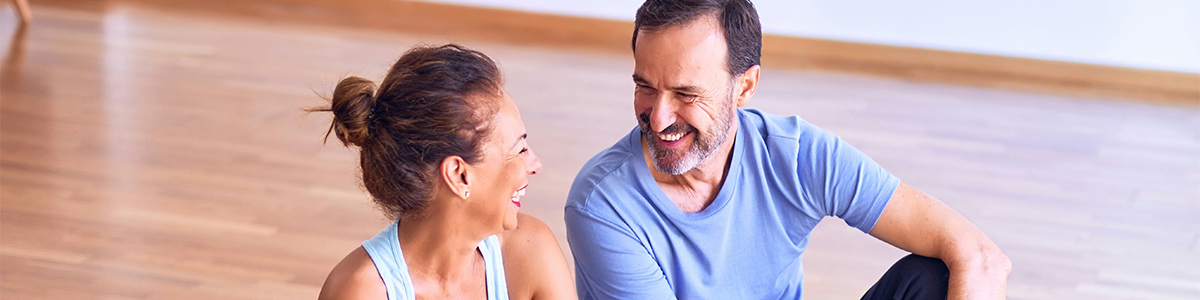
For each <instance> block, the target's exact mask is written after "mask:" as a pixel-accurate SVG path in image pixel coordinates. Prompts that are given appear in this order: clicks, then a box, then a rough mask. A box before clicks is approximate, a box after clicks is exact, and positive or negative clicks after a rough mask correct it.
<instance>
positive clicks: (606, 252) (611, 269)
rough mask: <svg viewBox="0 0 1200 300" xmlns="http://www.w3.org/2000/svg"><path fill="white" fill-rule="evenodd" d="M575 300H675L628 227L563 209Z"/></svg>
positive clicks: (570, 209) (588, 214) (663, 279)
mask: <svg viewBox="0 0 1200 300" xmlns="http://www.w3.org/2000/svg"><path fill="white" fill-rule="evenodd" d="M564 217H565V219H566V224H567V241H568V243H569V244H570V245H571V253H572V254H573V255H574V256H575V284H576V288H577V290H578V293H579V299H675V294H674V291H673V290H672V289H671V286H670V284H668V282H667V279H666V276H665V275H664V273H663V271H662V268H661V267H660V266H659V265H658V263H657V261H655V260H654V257H653V256H652V255H651V254H650V252H649V251H648V250H646V247H645V246H643V245H642V244H641V243H640V242H639V240H638V239H637V237H636V236H635V235H634V234H633V233H632V232H630V230H629V229H628V227H626V226H621V225H618V224H617V223H615V222H612V221H609V220H607V219H606V218H601V217H598V216H596V215H593V214H591V213H588V212H585V211H582V210H580V209H579V208H578V207H575V206H567V208H566V212H565V215H564Z"/></svg>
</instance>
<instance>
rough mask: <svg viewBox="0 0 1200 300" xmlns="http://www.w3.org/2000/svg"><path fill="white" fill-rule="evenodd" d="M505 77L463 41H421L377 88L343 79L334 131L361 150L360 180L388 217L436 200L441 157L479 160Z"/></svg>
mask: <svg viewBox="0 0 1200 300" xmlns="http://www.w3.org/2000/svg"><path fill="white" fill-rule="evenodd" d="M502 84H503V82H502V78H501V77H500V70H499V68H497V67H496V63H495V62H493V61H492V59H491V58H488V57H487V55H484V54H483V53H480V52H478V51H475V50H471V49H467V48H465V47H463V46H459V45H455V44H448V45H443V46H437V47H432V46H417V47H415V48H413V49H411V50H408V52H405V53H404V55H403V56H400V59H399V60H398V61H396V64H395V65H392V69H391V70H390V71H388V74H387V76H386V77H384V79H383V82H382V86H380V87H379V89H378V91H376V90H375V89H376V87H375V84H374V83H373V82H371V81H370V80H367V79H364V78H361V77H353V76H352V77H348V78H345V79H342V80H341V81H340V82H338V84H337V87H336V88H334V90H333V98H332V99H330V101H331V102H332V103H331V105H330V106H329V107H323V108H317V109H315V110H314V111H330V112H332V113H333V124H331V125H330V128H329V132H326V134H325V136H326V138H328V137H329V134H330V132H332V133H333V134H334V135H335V136H337V138H338V139H339V140H341V141H342V143H343V144H344V145H346V146H351V145H353V146H357V147H358V148H359V149H360V153H359V163H360V167H361V168H362V182H363V186H364V187H366V189H367V191H368V192H370V193H371V196H372V197H373V198H374V201H375V204H376V205H378V206H379V208H380V209H381V210H383V212H384V214H385V215H386V216H387V217H388V218H390V219H392V220H398V219H400V218H403V217H405V216H409V215H413V214H415V213H418V212H420V211H421V210H422V209H423V208H424V207H425V206H426V204H427V203H428V201H429V200H430V199H431V198H432V197H433V195H432V193H433V187H434V186H435V184H437V182H438V178H439V177H438V176H437V173H438V170H439V168H440V166H441V162H442V160H444V159H445V158H446V157H450V156H459V157H462V159H463V160H464V161H466V162H467V163H475V162H477V161H479V160H480V159H481V158H482V157H483V153H482V151H481V149H480V148H481V145H482V143H483V142H484V141H485V140H486V138H487V136H488V135H489V134H490V131H491V130H490V127H491V126H490V122H489V120H491V117H492V116H494V115H495V114H496V112H497V111H498V104H497V103H496V102H495V101H494V99H495V97H496V96H499V95H500V93H501V86H502Z"/></svg>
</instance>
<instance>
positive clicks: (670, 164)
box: [651, 157, 696, 175]
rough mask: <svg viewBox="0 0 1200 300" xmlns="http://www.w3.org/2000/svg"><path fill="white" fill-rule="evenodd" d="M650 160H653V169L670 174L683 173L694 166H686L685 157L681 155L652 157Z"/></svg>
mask: <svg viewBox="0 0 1200 300" xmlns="http://www.w3.org/2000/svg"><path fill="white" fill-rule="evenodd" d="M651 160H653V161H654V168H655V169H658V171H659V172H663V173H667V174H670V175H679V174H683V173H685V172H687V171H690V170H691V169H693V168H695V167H696V166H695V165H692V166H688V165H687V161H685V160H686V158H683V157H673V158H662V157H652V159H651Z"/></svg>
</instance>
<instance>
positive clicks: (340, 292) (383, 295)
mask: <svg viewBox="0 0 1200 300" xmlns="http://www.w3.org/2000/svg"><path fill="white" fill-rule="evenodd" d="M318 299H364V300H365V299H372V300H374V299H379V300H387V287H386V286H384V284H383V279H382V278H380V277H379V271H378V270H377V269H376V268H375V262H373V261H371V256H370V255H369V254H367V250H366V249H363V247H362V246H359V247H358V248H357V249H354V251H350V254H346V257H345V258H342V261H341V262H338V264H337V266H335V267H333V270H332V271H329V277H326V278H325V284H324V285H323V286H321V295H320V296H319V297H318Z"/></svg>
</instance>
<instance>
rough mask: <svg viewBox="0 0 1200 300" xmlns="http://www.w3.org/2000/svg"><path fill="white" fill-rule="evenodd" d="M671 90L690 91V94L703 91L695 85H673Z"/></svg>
mask: <svg viewBox="0 0 1200 300" xmlns="http://www.w3.org/2000/svg"><path fill="white" fill-rule="evenodd" d="M671 90H672V91H676V92H684V93H688V94H700V92H701V90H700V88H699V87H696V86H694V85H684V86H673V87H671Z"/></svg>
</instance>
